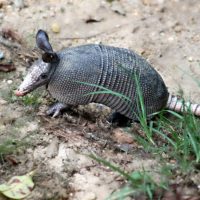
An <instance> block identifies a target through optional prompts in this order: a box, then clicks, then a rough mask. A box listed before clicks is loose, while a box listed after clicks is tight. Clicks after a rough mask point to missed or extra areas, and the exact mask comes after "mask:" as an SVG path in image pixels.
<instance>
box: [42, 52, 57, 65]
mask: <svg viewBox="0 0 200 200" xmlns="http://www.w3.org/2000/svg"><path fill="white" fill-rule="evenodd" d="M42 60H43V61H44V62H46V63H58V62H59V57H58V55H57V54H56V53H47V52H46V53H44V54H42Z"/></svg>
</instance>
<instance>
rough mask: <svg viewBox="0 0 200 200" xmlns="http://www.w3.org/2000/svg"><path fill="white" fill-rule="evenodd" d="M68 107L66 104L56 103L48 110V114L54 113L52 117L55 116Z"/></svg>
mask: <svg viewBox="0 0 200 200" xmlns="http://www.w3.org/2000/svg"><path fill="white" fill-rule="evenodd" d="M66 108H68V106H67V105H66V104H63V103H60V102H57V103H54V104H53V105H51V106H50V107H49V109H48V110H47V115H52V117H53V118H55V117H57V116H58V115H60V114H61V111H62V110H64V109H66Z"/></svg>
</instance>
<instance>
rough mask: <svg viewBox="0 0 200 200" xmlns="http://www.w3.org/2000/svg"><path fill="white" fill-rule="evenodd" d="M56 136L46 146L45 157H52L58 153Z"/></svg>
mask: <svg viewBox="0 0 200 200" xmlns="http://www.w3.org/2000/svg"><path fill="white" fill-rule="evenodd" d="M58 146H59V145H58V138H57V137H55V138H54V139H53V140H52V142H51V143H50V145H49V146H48V147H47V153H46V154H47V157H48V158H54V157H56V156H57V155H58Z"/></svg>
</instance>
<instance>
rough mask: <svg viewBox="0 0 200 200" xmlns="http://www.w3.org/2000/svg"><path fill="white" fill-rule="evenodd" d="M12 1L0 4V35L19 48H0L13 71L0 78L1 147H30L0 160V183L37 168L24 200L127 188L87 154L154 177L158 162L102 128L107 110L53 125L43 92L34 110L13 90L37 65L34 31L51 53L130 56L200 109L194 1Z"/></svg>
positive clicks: (199, 25) (92, 109) (199, 15)
mask: <svg viewBox="0 0 200 200" xmlns="http://www.w3.org/2000/svg"><path fill="white" fill-rule="evenodd" d="M14 2H15V3H14ZM16 2H18V3H19V2H20V1H9V0H0V31H2V32H4V33H5V32H6V30H13V31H14V32H16V34H17V37H14V40H15V43H17V44H18V45H19V47H18V48H14V47H13V46H12V47H6V46H5V45H3V44H2V42H1V41H0V52H3V53H4V57H5V58H4V59H3V60H0V63H7V62H9V61H12V62H13V64H14V66H15V67H16V70H15V71H12V72H9V73H5V72H0V144H1V143H3V142H4V141H6V140H7V139H10V138H13V140H15V139H18V140H21V141H26V142H27V143H28V146H27V145H26V148H24V149H23V150H20V151H17V152H15V154H14V155H12V156H8V157H6V158H4V159H2V160H1V161H0V183H3V182H5V181H7V180H8V179H9V178H10V177H12V176H14V175H23V174H25V173H28V172H30V171H31V170H33V169H35V170H36V171H37V173H36V176H35V177H34V180H35V185H36V186H35V188H34V190H33V191H32V193H31V195H30V196H29V197H27V198H26V199H34V200H38V199H70V200H103V199H105V198H106V197H108V196H109V194H111V193H112V192H113V191H115V190H117V189H119V188H120V187H122V186H123V185H124V184H125V183H124V181H123V179H122V178H121V177H120V176H119V175H118V174H117V173H114V172H112V171H111V170H110V169H108V168H107V167H105V166H102V165H100V164H98V163H97V162H95V161H94V160H92V159H90V158H89V157H87V156H85V154H90V153H95V154H96V155H98V156H101V157H102V158H105V159H106V160H109V161H112V162H113V163H115V164H117V165H120V166H121V167H122V168H124V169H126V170H127V171H130V172H131V171H134V170H139V169H142V168H145V169H146V170H147V171H151V172H152V173H153V174H154V175H155V176H156V173H154V172H155V171H156V169H157V167H158V166H159V163H158V162H157V161H156V160H154V159H153V158H151V156H150V155H148V154H145V153H144V152H143V151H142V148H141V147H140V146H138V145H137V143H136V142H135V141H134V137H131V136H129V135H126V133H125V132H124V130H123V129H121V128H114V127H111V126H110V125H109V124H108V123H107V122H106V120H105V117H106V116H107V115H108V113H109V112H110V111H109V109H108V108H104V107H101V106H98V105H93V104H91V105H89V106H85V107H80V108H79V109H78V110H75V111H71V112H69V113H65V114H63V115H62V116H60V117H58V118H56V119H54V118H51V117H48V116H46V115H45V110H46V109H47V106H48V105H49V101H50V97H46V96H47V93H46V92H45V91H44V90H43V89H40V90H39V91H38V93H39V95H38V99H39V100H37V101H39V102H38V103H36V105H35V102H33V104H34V105H33V104H32V103H30V102H26V104H25V103H23V102H22V100H20V99H19V98H17V97H15V96H14V95H13V91H14V90H15V89H16V88H17V86H18V85H19V84H20V82H21V80H22V77H23V76H24V74H25V73H26V69H27V67H28V66H29V65H30V63H31V62H32V61H33V60H34V59H36V55H37V54H36V53H34V52H33V51H32V50H33V49H34V48H35V47H36V45H35V34H36V32H37V30H38V29H45V30H46V31H47V32H48V33H49V36H50V41H51V42H52V44H53V47H54V49H55V50H60V49H62V48H64V47H69V46H76V45H80V44H87V43H103V44H107V45H113V46H118V47H124V48H129V49H132V50H134V51H136V52H137V53H138V54H140V55H142V56H143V57H145V58H146V59H147V60H148V61H149V62H150V63H152V65H153V66H154V67H155V68H156V69H157V70H158V71H159V73H160V74H161V75H162V77H163V79H164V80H165V82H166V85H167V86H168V89H169V91H170V92H172V93H174V94H180V93H181V94H183V95H184V97H185V98H188V99H191V100H193V101H195V102H200V90H199V86H198V77H199V76H200V65H199V63H200V58H199V44H200V22H199V19H200V12H199V11H200V3H199V0H171V1H167V0H121V1H112V2H111V1H104V0H96V1H90V0H84V1H82V0H74V1H72V0H47V1H41V0H36V1H31V0H27V1H24V5H23V4H17V3H16ZM7 32H8V31H7ZM56 32H58V33H56ZM35 101H36V100H35ZM30 104H31V105H30ZM132 132H133V134H134V131H132ZM0 153H1V152H0ZM0 199H4V198H3V197H0Z"/></svg>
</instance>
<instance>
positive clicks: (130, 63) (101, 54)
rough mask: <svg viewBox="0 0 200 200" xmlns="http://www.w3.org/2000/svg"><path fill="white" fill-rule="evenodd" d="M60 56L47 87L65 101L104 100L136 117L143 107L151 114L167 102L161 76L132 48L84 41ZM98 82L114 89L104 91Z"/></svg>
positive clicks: (103, 101) (64, 51)
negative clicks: (85, 42)
mask: <svg viewBox="0 0 200 200" xmlns="http://www.w3.org/2000/svg"><path fill="white" fill-rule="evenodd" d="M58 56H59V59H60V62H59V64H58V66H57V68H56V70H55V73H54V74H53V76H52V78H51V81H50V83H49V85H48V90H49V92H50V93H51V94H52V96H53V97H54V98H56V99H57V100H58V101H60V102H62V103H66V104H69V105H80V104H88V103H91V102H96V103H101V104H104V105H107V106H109V107H110V108H112V109H114V110H115V111H117V112H119V113H121V114H123V115H125V116H126V117H128V118H130V119H137V120H138V118H139V116H141V114H142V110H143V108H144V110H145V112H146V115H147V116H150V114H152V113H154V112H157V111H159V110H160V109H162V108H163V107H165V106H166V102H167V99H168V95H169V94H168V91H167V88H166V86H165V84H164V82H163V80H162V78H161V76H160V75H159V74H158V72H157V71H156V70H155V69H153V68H152V67H151V65H150V64H149V63H147V61H145V60H144V59H143V58H142V57H140V56H139V55H137V54H136V53H134V52H133V51H130V50H127V49H123V48H116V47H109V46H104V45H83V46H78V47H72V48H67V49H64V50H62V51H61V52H59V53H58ZM137 85H138V86H137ZM98 86H102V87H104V88H107V89H109V90H111V91H113V92H115V93H114V94H111V93H109V92H108V91H106V92H102V90H104V89H102V88H100V87H98ZM93 92H100V94H94V93H93ZM91 93H92V94H91ZM117 93H119V94H120V95H118V94H117ZM140 94H141V95H140ZM124 96H125V97H127V98H124ZM141 97H142V99H143V100H142V101H141ZM141 102H143V103H141ZM141 105H144V106H141Z"/></svg>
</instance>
